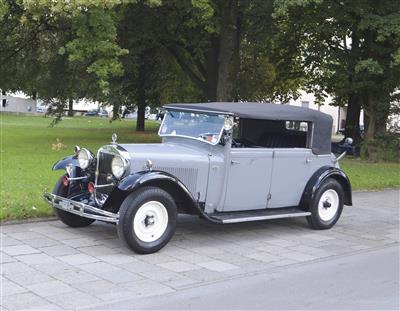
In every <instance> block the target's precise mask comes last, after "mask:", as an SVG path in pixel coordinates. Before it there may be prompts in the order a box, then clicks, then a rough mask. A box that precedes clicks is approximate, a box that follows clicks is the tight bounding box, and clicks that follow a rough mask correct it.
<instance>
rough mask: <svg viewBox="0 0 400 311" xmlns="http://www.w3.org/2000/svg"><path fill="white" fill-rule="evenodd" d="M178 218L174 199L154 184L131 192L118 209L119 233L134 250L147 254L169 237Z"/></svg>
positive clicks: (164, 243) (160, 245)
mask: <svg viewBox="0 0 400 311" xmlns="http://www.w3.org/2000/svg"><path fill="white" fill-rule="evenodd" d="M176 219H177V208H176V204H175V201H174V199H173V198H172V197H171V196H170V195H169V193H168V192H166V191H164V190H162V189H160V188H156V187H144V188H142V189H139V190H138V191H135V192H133V193H131V194H130V195H129V196H128V197H127V198H126V199H125V201H124V202H123V203H122V205H121V208H120V210H119V221H118V235H119V236H120V238H121V239H122V240H123V241H124V242H125V243H126V244H128V246H129V247H130V248H131V249H132V250H134V251H135V252H137V253H140V254H150V253H154V252H156V251H158V250H160V249H161V248H163V247H164V246H165V245H166V244H167V243H168V242H169V240H170V239H171V238H172V236H173V234H174V232H175V228H176Z"/></svg>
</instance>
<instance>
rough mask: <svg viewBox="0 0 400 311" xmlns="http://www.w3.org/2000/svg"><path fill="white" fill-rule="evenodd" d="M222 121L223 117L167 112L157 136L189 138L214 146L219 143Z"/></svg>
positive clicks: (187, 112)
mask: <svg viewBox="0 0 400 311" xmlns="http://www.w3.org/2000/svg"><path fill="white" fill-rule="evenodd" d="M224 121H225V116H223V115H216V114H205V113H198V112H190V111H174V110H168V111H167V112H166V113H165V117H164V121H163V123H162V125H161V128H160V131H159V135H160V136H182V137H189V138H194V139H198V140H201V141H205V142H207V143H210V144H212V145H216V144H218V142H219V139H220V136H221V133H222V128H223V126H224Z"/></svg>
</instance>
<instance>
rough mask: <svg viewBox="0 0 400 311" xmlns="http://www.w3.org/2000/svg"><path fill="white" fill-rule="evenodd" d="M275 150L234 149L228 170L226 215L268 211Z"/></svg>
mask: <svg viewBox="0 0 400 311" xmlns="http://www.w3.org/2000/svg"><path fill="white" fill-rule="evenodd" d="M272 156H273V150H272V149H267V148H238V149H232V150H231V152H230V159H229V163H228V168H227V174H228V179H227V183H226V193H225V204H224V206H223V211H246V210H257V209H265V208H266V207H267V202H268V194H269V188H270V181H271V172H272Z"/></svg>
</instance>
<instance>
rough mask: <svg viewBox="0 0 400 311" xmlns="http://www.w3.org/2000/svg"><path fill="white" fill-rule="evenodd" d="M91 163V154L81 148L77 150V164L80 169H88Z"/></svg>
mask: <svg viewBox="0 0 400 311" xmlns="http://www.w3.org/2000/svg"><path fill="white" fill-rule="evenodd" d="M92 161H93V155H92V153H91V152H90V151H89V150H87V149H85V148H82V149H81V150H79V153H78V162H79V166H80V167H81V169H83V170H84V169H87V168H88V167H89V165H90V164H91V163H92Z"/></svg>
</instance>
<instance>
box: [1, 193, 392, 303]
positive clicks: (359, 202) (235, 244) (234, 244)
mask: <svg viewBox="0 0 400 311" xmlns="http://www.w3.org/2000/svg"><path fill="white" fill-rule="evenodd" d="M398 241H399V191H398V190H388V191H382V192H358V193H354V206H353V207H345V209H344V213H343V215H342V217H341V219H340V220H339V222H338V223H337V224H336V226H335V227H334V228H333V229H331V230H327V231H313V230H310V229H309V228H308V226H307V224H306V221H305V219H283V220H275V221H266V222H257V223H243V224H232V225H223V226H222V225H214V224H211V223H208V222H206V221H205V220H201V219H199V218H198V217H192V216H183V217H180V218H179V224H178V229H177V232H176V234H175V236H174V238H173V240H172V241H171V242H170V243H169V244H168V245H167V246H166V247H165V248H164V249H162V250H161V251H160V252H158V253H156V254H151V255H137V254H134V253H132V252H131V251H130V250H128V249H127V248H126V247H125V246H123V245H122V244H121V243H120V242H119V240H118V237H117V233H116V230H115V227H114V226H113V225H108V224H102V223H98V222H96V223H94V224H93V225H91V226H89V227H87V228H80V229H72V228H68V227H66V226H65V225H63V224H62V223H60V222H59V221H49V222H40V223H27V224H21V225H4V226H1V244H2V247H1V301H0V305H1V309H2V310H16V309H40V310H43V309H51V310H54V309H77V308H78V309H80V308H87V307H93V308H96V306H100V305H103V304H104V303H111V302H120V301H124V300H129V299H132V298H139V297H150V296H155V295H164V294H168V293H173V292H175V291H179V290H182V289H184V288H191V287H197V286H200V285H204V284H207V283H211V282H215V281H219V280H227V279H232V278H237V277H243V276H246V275H251V274H255V273H260V272H265V271H269V270H271V271H272V270H274V269H277V268H278V267H285V266H289V265H292V264H297V263H301V262H311V261H318V260H320V259H324V258H328V257H331V256H337V255H350V254H355V253H358V252H360V251H363V250H368V249H374V248H379V247H383V246H388V245H391V244H393V243H398Z"/></svg>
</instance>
